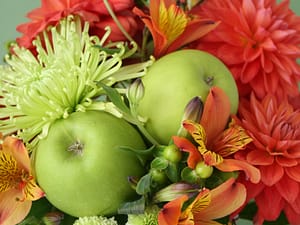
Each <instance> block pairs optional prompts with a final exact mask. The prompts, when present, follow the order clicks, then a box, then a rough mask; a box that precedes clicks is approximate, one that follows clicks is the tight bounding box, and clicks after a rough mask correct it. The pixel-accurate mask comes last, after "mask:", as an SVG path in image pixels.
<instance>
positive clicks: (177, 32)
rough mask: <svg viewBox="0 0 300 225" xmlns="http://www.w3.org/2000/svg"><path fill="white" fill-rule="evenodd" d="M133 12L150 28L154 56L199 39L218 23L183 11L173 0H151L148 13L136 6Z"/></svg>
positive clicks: (157, 56)
mask: <svg viewBox="0 0 300 225" xmlns="http://www.w3.org/2000/svg"><path fill="white" fill-rule="evenodd" d="M133 12H134V13H135V14H136V15H138V16H140V17H141V19H142V21H143V22H144V23H145V25H146V26H147V28H148V29H149V30H150V32H151V34H152V38H153V42H154V56H155V57H156V58H159V57H161V56H163V55H165V54H167V53H170V52H172V51H175V50H177V49H179V48H181V47H183V46H184V45H186V44H188V43H190V42H192V41H195V40H197V39H199V38H200V37H202V36H204V35H205V34H207V33H208V32H209V31H211V30H213V29H214V28H215V27H216V26H217V25H218V22H215V21H213V20H210V19H203V18H200V17H198V16H195V15H191V14H190V13H189V12H186V11H184V10H183V9H182V8H180V7H179V6H178V5H176V1H175V0H151V1H150V5H149V13H150V15H147V14H145V13H144V12H143V11H142V10H140V9H138V8H136V7H135V8H134V9H133Z"/></svg>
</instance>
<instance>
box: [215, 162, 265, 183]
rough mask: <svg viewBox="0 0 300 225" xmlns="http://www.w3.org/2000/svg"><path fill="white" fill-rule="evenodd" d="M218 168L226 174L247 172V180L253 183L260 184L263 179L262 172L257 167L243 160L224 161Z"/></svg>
mask: <svg viewBox="0 0 300 225" xmlns="http://www.w3.org/2000/svg"><path fill="white" fill-rule="evenodd" d="M216 167H217V168H218V169H219V170H221V171H224V172H232V171H238V170H242V171H244V172H245V174H246V178H247V179H250V181H251V182H252V183H258V182H259V181H260V178H261V175H260V172H259V170H258V169H257V168H256V167H254V166H252V165H251V164H249V163H247V162H244V161H241V160H236V159H224V160H223V163H221V164H219V165H217V166H216Z"/></svg>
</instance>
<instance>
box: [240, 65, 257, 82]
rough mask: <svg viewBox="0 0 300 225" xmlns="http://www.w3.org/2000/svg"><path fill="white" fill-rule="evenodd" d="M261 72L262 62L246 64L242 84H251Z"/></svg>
mask: <svg viewBox="0 0 300 225" xmlns="http://www.w3.org/2000/svg"><path fill="white" fill-rule="evenodd" d="M258 72H260V61H259V60H254V61H252V62H246V63H245V64H244V66H243V69H242V71H241V73H242V74H243V75H242V77H240V79H241V82H242V83H249V82H250V81H252V80H253V79H254V77H256V76H257V74H258Z"/></svg>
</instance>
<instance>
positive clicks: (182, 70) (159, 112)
mask: <svg viewBox="0 0 300 225" xmlns="http://www.w3.org/2000/svg"><path fill="white" fill-rule="evenodd" d="M142 82H143V84H144V97H143V98H142V99H141V101H140V102H139V106H138V108H137V111H138V113H139V115H141V116H142V117H144V118H146V119H147V122H146V124H145V128H146V129H147V130H148V132H149V133H150V134H151V135H152V136H153V137H154V138H155V139H156V140H157V141H158V142H159V143H160V144H164V145H167V144H168V143H169V141H170V139H171V136H172V135H176V133H177V131H178V129H179V128H180V123H181V120H182V117H183V112H184V109H185V107H186V105H187V104H188V102H189V101H190V100H191V99H192V98H194V97H195V96H199V97H200V98H201V99H202V101H203V102H204V101H205V99H206V97H207V95H208V93H209V90H210V88H211V87H212V86H218V87H220V88H222V89H223V91H224V92H225V93H226V94H227V96H228V97H229V100H230V103H231V113H233V114H234V113H236V112H237V107H238V101H239V99H238V89H237V86H236V83H235V80H234V78H233V76H232V74H231V72H230V71H229V70H228V68H227V67H226V66H225V65H224V64H223V63H222V62H221V61H220V60H219V59H218V58H216V57H214V56H213V55H211V54H209V53H207V52H203V51H199V50H179V51H176V52H173V53H170V54H167V55H165V56H163V57H162V58H160V59H158V60H157V61H155V62H154V63H153V65H152V66H151V67H150V68H149V70H148V72H147V74H146V75H145V76H144V77H143V78H142Z"/></svg>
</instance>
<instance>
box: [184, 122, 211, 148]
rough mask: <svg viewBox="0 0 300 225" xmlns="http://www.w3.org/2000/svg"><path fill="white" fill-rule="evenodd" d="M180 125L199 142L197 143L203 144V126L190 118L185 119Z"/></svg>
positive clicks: (204, 138)
mask: <svg viewBox="0 0 300 225" xmlns="http://www.w3.org/2000/svg"><path fill="white" fill-rule="evenodd" d="M182 126H183V127H184V128H185V129H186V130H187V131H188V132H189V133H190V135H192V137H193V139H194V140H195V141H196V142H197V143H198V144H199V145H203V144H204V145H205V143H206V132H205V129H204V127H203V126H202V125H201V124H199V123H195V122H194V121H192V120H185V121H183V123H182Z"/></svg>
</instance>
